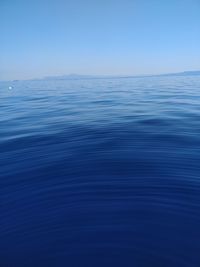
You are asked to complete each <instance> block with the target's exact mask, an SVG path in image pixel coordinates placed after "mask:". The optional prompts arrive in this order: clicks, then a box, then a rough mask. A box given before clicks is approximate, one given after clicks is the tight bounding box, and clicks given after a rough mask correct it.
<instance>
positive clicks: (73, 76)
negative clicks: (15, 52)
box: [42, 70, 200, 80]
mask: <svg viewBox="0 0 200 267" xmlns="http://www.w3.org/2000/svg"><path fill="white" fill-rule="evenodd" d="M198 75H199V76H200V70H196V71H183V72H176V73H164V74H157V75H79V74H69V75H61V76H47V77H44V78H43V79H42V80H80V79H81V80H82V79H106V78H108V79H110V78H143V77H165V76H198Z"/></svg>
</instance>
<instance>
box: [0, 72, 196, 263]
mask: <svg viewBox="0 0 200 267" xmlns="http://www.w3.org/2000/svg"><path fill="white" fill-rule="evenodd" d="M9 86H13V89H12V90H8V87H9ZM199 107H200V76H188V77H175V76H174V77H149V78H127V79H125V78H123V79H93V80H92V79H85V80H83V79H81V80H63V81H59V80H51V81H49V80H43V81H21V82H20V81H19V82H12V83H9V82H1V83H0V113H1V115H0V124H1V127H0V177H1V187H0V196H1V197H0V198H1V200H0V201H1V204H0V214H1V215H0V216H1V227H0V246H1V250H0V266H3V267H36V266H37V267H46V266H48V267H55V266H56V267H57V266H58V267H60V266H69V267H72V266H73V267H79V266H81V267H83V266H85V267H94V266H96V267H97V266H99V267H102V266H113V267H114V266H115V267H117V266H126V267H128V266H130V267H133V266H134V267H149V266H153V267H169V266H170V267H186V266H187V267H198V266H200V254H199V249H200V180H199V179H200V163H199V162H200V135H199V132H200V109H199Z"/></svg>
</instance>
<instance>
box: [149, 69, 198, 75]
mask: <svg viewBox="0 0 200 267" xmlns="http://www.w3.org/2000/svg"><path fill="white" fill-rule="evenodd" d="M193 75H194V76H196V75H200V70H195V71H183V72H176V73H166V74H160V75H154V76H193Z"/></svg>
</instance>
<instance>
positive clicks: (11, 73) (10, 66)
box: [0, 0, 200, 80]
mask: <svg viewBox="0 0 200 267" xmlns="http://www.w3.org/2000/svg"><path fill="white" fill-rule="evenodd" d="M0 25H1V26H0V28H1V34H0V62H1V64H0V79H1V80H2V79H28V78H36V77H43V76H50V75H63V74H69V73H78V74H108V75H109V74H114V75H118V74H122V75H137V74H156V73H165V72H176V71H184V70H195V69H200V0H73V1H71V0H46V1H45V0H32V1H27V0H0Z"/></svg>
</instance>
